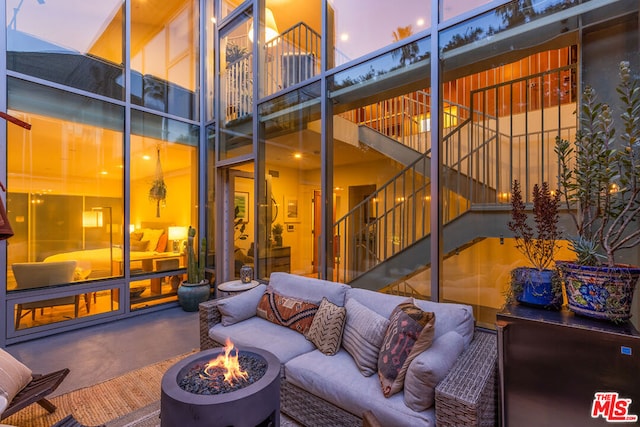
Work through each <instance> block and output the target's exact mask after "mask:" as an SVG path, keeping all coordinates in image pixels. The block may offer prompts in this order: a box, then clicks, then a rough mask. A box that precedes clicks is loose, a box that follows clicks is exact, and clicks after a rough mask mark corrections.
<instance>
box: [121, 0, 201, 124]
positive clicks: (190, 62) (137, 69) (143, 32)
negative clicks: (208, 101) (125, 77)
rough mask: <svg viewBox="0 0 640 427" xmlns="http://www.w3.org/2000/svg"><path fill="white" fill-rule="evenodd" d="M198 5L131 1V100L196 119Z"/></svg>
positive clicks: (160, 0)
mask: <svg viewBox="0 0 640 427" xmlns="http://www.w3.org/2000/svg"><path fill="white" fill-rule="evenodd" d="M197 28H198V8H197V2H196V1H194V0H182V1H172V2H166V1H164V0H133V2H132V5H131V69H132V70H131V101H132V102H133V103H135V104H137V105H143V106H145V107H148V108H152V109H154V110H158V111H163V112H166V113H169V114H173V115H176V116H180V117H184V118H188V119H194V120H197V119H198V111H197V105H198V103H197V99H198V97H197V92H196V87H197V81H198V78H197V76H198V71H197V62H198V56H199V51H198V36H199V34H198V32H197Z"/></svg>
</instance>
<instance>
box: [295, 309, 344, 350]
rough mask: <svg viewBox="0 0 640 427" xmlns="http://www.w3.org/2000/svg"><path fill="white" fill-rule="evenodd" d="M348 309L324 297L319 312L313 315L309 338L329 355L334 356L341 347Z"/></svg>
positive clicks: (308, 333) (307, 335) (307, 334)
mask: <svg viewBox="0 0 640 427" xmlns="http://www.w3.org/2000/svg"><path fill="white" fill-rule="evenodd" d="M346 317H347V310H346V309H345V308H344V307H339V306H337V305H335V304H333V303H332V302H330V301H329V300H328V299H326V298H322V302H321V303H320V307H319V308H318V312H317V313H316V315H315V316H314V317H313V322H311V327H310V328H309V332H307V333H306V334H305V336H306V337H307V339H308V340H309V341H311V342H312V343H313V344H315V346H316V347H317V348H318V350H320V351H321V352H323V353H324V354H326V355H328V356H333V355H334V354H336V353H337V352H338V350H339V349H340V343H341V342H342V331H343V330H344V321H345V319H346Z"/></svg>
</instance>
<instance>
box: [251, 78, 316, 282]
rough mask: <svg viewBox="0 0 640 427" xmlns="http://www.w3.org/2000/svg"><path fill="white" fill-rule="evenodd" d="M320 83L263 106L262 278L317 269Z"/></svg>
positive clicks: (259, 223) (259, 225)
mask: <svg viewBox="0 0 640 427" xmlns="http://www.w3.org/2000/svg"><path fill="white" fill-rule="evenodd" d="M319 95H320V84H319V83H314V84H312V85H309V86H305V87H303V88H301V89H298V90H295V91H293V92H290V93H288V94H287V95H284V96H282V97H278V98H275V99H273V100H272V101H269V102H267V103H264V104H262V105H260V129H261V134H260V150H261V153H262V154H261V156H260V158H261V159H262V160H261V162H262V164H261V165H260V168H261V170H263V171H264V174H263V175H261V176H260V183H259V189H260V192H259V194H258V200H257V204H258V207H259V209H258V219H257V223H256V227H257V228H258V229H257V233H256V235H257V236H258V237H257V239H258V240H257V247H256V252H255V253H256V256H257V257H258V259H257V260H256V261H255V265H256V267H257V272H256V273H257V274H258V277H261V278H268V277H269V275H270V274H271V273H272V272H274V271H284V272H288V273H295V274H302V275H308V274H313V273H316V272H317V268H318V259H319V253H318V238H319V236H320V213H321V210H322V203H320V200H321V199H320V197H321V195H320V192H321V189H322V185H321V169H322V161H321V156H320V151H321V150H320V148H321V142H320V134H321V126H320V99H319Z"/></svg>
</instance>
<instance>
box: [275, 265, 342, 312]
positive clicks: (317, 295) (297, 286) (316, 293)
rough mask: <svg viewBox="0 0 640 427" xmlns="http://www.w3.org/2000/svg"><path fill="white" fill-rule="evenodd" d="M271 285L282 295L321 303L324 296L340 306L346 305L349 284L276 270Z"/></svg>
mask: <svg viewBox="0 0 640 427" xmlns="http://www.w3.org/2000/svg"><path fill="white" fill-rule="evenodd" d="M269 286H271V287H272V288H273V290H274V291H275V292H277V293H279V294H280V295H286V296H288V297H294V298H299V299H302V300H305V301H309V302H312V303H314V304H317V305H320V303H321V302H322V298H327V299H328V300H329V302H332V303H334V304H335V305H338V306H340V307H344V299H345V295H346V293H347V289H350V286H349V285H345V284H342V283H336V282H330V281H328V280H320V279H314V278H313V277H304V276H297V275H295V274H289V273H282V272H275V273H271V276H270V277H269Z"/></svg>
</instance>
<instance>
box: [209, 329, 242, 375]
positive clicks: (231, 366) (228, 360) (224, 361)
mask: <svg viewBox="0 0 640 427" xmlns="http://www.w3.org/2000/svg"><path fill="white" fill-rule="evenodd" d="M234 348H235V347H234V346H233V343H232V342H231V340H230V339H229V338H227V342H226V343H225V346H224V354H220V355H218V357H216V358H215V359H213V360H211V361H210V362H209V363H207V365H206V366H205V367H204V377H205V378H211V377H213V376H215V372H214V371H215V370H216V368H221V369H224V380H225V381H226V382H227V383H229V384H233V382H234V381H240V380H241V379H243V380H246V379H248V378H249V374H248V373H247V371H243V370H242V368H241V367H240V363H238V349H235V352H234V353H233V354H231V353H232V352H233V350H234Z"/></svg>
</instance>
